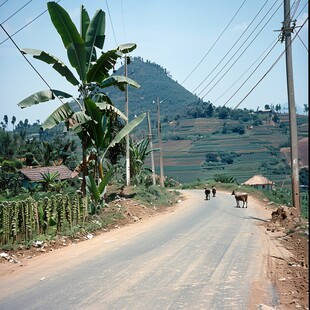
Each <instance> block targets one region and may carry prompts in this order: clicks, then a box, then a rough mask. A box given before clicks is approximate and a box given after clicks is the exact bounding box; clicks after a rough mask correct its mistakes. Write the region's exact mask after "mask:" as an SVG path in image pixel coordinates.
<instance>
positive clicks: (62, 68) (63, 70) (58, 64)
mask: <svg viewBox="0 0 310 310" xmlns="http://www.w3.org/2000/svg"><path fill="white" fill-rule="evenodd" d="M21 52H22V53H23V54H29V55H32V56H33V58H36V59H39V60H42V61H44V62H45V63H47V64H49V65H51V64H52V65H53V68H54V69H55V70H56V71H57V72H58V73H60V74H61V75H62V76H64V77H65V78H66V79H67V81H68V82H70V83H71V84H72V85H75V86H76V85H79V81H78V80H77V79H76V77H75V76H74V75H73V73H72V72H71V71H70V69H69V68H68V67H67V66H66V65H65V64H64V63H63V62H62V61H60V60H59V59H58V58H56V57H55V56H53V55H51V54H49V53H46V52H44V51H41V50H37V49H31V48H23V49H21Z"/></svg>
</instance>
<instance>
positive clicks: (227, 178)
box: [213, 174, 236, 183]
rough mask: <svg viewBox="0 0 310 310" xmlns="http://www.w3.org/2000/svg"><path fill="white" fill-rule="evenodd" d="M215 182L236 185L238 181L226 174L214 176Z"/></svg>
mask: <svg viewBox="0 0 310 310" xmlns="http://www.w3.org/2000/svg"><path fill="white" fill-rule="evenodd" d="M213 178H214V180H215V182H220V183H235V182H236V179H235V178H234V177H233V176H230V175H226V174H215V175H214V177H213Z"/></svg>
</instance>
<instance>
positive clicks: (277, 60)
mask: <svg viewBox="0 0 310 310" xmlns="http://www.w3.org/2000/svg"><path fill="white" fill-rule="evenodd" d="M307 21H308V17H307V19H306V20H305V21H304V23H303V24H302V26H301V28H302V27H303V26H304V25H305V23H306V22H307ZM301 28H300V29H299V30H298V32H297V33H296V35H295V36H294V37H293V39H292V40H291V44H292V43H293V41H294V40H295V38H296V37H297V34H298V33H299V32H300V30H301ZM285 51H286V49H284V51H283V52H282V53H281V54H280V55H279V57H278V58H277V59H276V61H275V62H274V63H273V64H272V65H271V67H270V68H269V69H268V70H267V72H266V73H265V74H264V75H263V76H262V77H261V78H260V80H259V81H258V82H257V83H256V84H255V85H254V86H253V87H252V89H251V90H250V91H249V92H248V93H247V94H246V95H245V97H244V98H243V99H242V100H241V101H240V102H239V103H238V104H237V105H236V107H235V108H234V109H237V108H238V107H239V106H240V104H241V103H242V102H243V101H244V100H245V99H246V98H247V97H248V96H249V95H250V94H251V93H252V91H253V90H254V89H255V88H256V87H257V86H258V85H259V84H260V82H261V81H262V80H263V79H264V78H265V77H266V76H267V74H268V73H269V72H270V71H271V70H272V69H273V67H274V66H275V65H276V64H277V63H278V62H279V60H280V59H281V57H282V56H283V55H284V53H285Z"/></svg>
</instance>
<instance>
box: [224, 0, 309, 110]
mask: <svg viewBox="0 0 310 310" xmlns="http://www.w3.org/2000/svg"><path fill="white" fill-rule="evenodd" d="M298 4H299V3H298ZM298 4H297V6H298ZM304 7H305V6H304ZM304 7H303V9H304ZM303 9H302V10H303ZM296 10H297V7H296V9H295V12H294V14H295V13H296ZM299 15H300V13H299V14H298V16H299ZM286 17H287V16H286ZM296 35H297V36H298V33H297V34H296ZM274 47H275V46H274ZM274 47H273V48H274ZM273 48H272V49H273ZM270 52H271V50H270V51H269V52H268V54H269V53H270ZM265 58H266V57H264V59H265ZM264 59H263V60H262V61H261V62H260V64H259V65H258V66H257V67H256V69H255V70H254V71H253V72H252V73H251V74H250V75H249V76H248V78H247V79H246V81H244V82H243V83H242V85H241V86H240V87H239V88H238V89H237V90H236V91H235V92H234V94H233V95H232V96H231V97H230V98H229V99H228V100H227V101H226V102H225V104H224V105H223V106H225V105H226V104H227V103H228V102H229V101H230V100H231V99H232V98H233V97H234V96H235V95H236V94H237V92H238V91H239V90H240V89H241V88H242V86H244V85H245V83H246V82H247V81H248V80H249V78H250V77H251V76H252V75H253V74H254V72H255V71H256V70H257V69H258V67H259V66H260V65H261V63H262V62H263V61H264Z"/></svg>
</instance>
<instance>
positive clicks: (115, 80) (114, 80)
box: [100, 75, 140, 91]
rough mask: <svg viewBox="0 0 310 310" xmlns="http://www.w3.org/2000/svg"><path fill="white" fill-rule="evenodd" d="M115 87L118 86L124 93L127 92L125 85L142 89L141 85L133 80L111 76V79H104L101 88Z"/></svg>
mask: <svg viewBox="0 0 310 310" xmlns="http://www.w3.org/2000/svg"><path fill="white" fill-rule="evenodd" d="M113 85H115V86H117V87H118V88H119V89H120V90H122V91H124V90H125V85H130V86H133V87H135V88H139V87H140V85H139V84H138V83H137V82H135V81H134V80H132V79H130V78H128V77H125V76H122V75H113V76H110V77H108V78H106V79H104V80H103V81H102V82H101V84H100V86H101V87H109V86H113Z"/></svg>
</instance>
